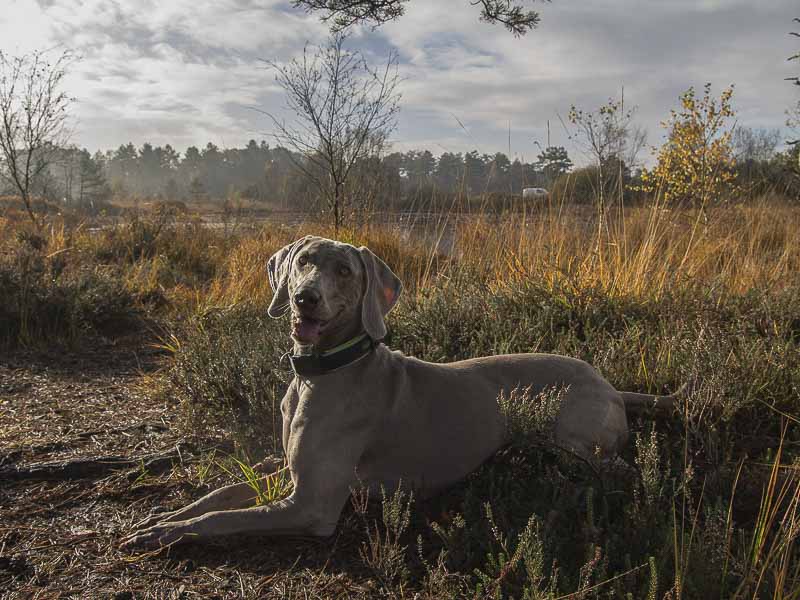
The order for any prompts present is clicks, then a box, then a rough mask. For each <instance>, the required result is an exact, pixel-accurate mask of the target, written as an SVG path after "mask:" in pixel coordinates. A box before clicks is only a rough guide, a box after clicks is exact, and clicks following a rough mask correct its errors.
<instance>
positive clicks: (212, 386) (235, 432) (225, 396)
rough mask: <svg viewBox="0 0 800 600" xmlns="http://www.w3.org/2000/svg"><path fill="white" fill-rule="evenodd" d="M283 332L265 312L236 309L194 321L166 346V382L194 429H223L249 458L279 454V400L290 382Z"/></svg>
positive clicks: (287, 346) (289, 345)
mask: <svg viewBox="0 0 800 600" xmlns="http://www.w3.org/2000/svg"><path fill="white" fill-rule="evenodd" d="M285 329H286V326H285V324H283V323H282V322H279V321H275V320H273V319H271V318H270V317H268V316H267V314H266V308H264V309H263V310H257V309H252V308H245V307H234V308H231V309H227V310H219V311H213V312H211V313H209V314H207V315H203V316H200V317H197V318H196V319H195V320H194V321H193V322H192V323H191V324H190V325H188V327H187V328H186V330H185V331H184V333H183V335H182V336H181V338H180V339H177V338H176V340H175V341H174V343H173V344H170V348H171V349H172V351H173V352H174V360H173V363H172V367H171V369H170V372H169V383H170V386H171V388H172V389H173V390H174V392H175V393H176V394H177V397H178V399H179V400H180V401H181V402H182V403H183V404H184V406H185V408H186V409H187V412H188V415H189V417H190V420H191V423H192V425H193V427H192V429H193V430H197V431H200V432H208V431H210V430H214V429H217V428H222V429H223V430H225V431H226V432H227V433H228V434H230V435H232V436H233V437H234V439H235V440H236V442H237V443H238V444H239V446H240V449H241V450H243V451H244V452H245V454H247V455H251V456H252V455H258V456H263V454H264V453H266V452H267V451H269V452H272V453H277V452H278V451H279V448H280V446H281V414H280V401H281V398H282V397H283V394H284V392H285V390H286V384H287V383H288V381H289V380H290V379H291V372H289V371H286V370H285V369H286V367H287V366H288V365H287V364H284V365H281V356H283V355H284V354H285V353H286V352H287V350H289V349H290V348H291V344H290V341H289V340H288V335H287V334H286V331H285Z"/></svg>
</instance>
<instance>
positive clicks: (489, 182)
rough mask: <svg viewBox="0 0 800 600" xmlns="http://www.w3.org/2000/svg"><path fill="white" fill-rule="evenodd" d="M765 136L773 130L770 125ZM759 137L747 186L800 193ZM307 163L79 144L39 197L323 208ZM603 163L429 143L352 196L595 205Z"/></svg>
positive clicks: (749, 157)
mask: <svg viewBox="0 0 800 600" xmlns="http://www.w3.org/2000/svg"><path fill="white" fill-rule="evenodd" d="M743 131H744V132H745V133H746V132H747V130H743ZM756 133H762V135H761V138H764V137H765V136H764V135H763V132H756ZM752 137H753V136H752V133H751V134H750V137H748V136H747V135H744V136H742V135H740V136H737V138H739V139H736V138H735V140H734V145H735V146H736V149H737V156H738V160H737V170H738V173H739V179H740V181H739V183H740V186H739V189H740V190H749V191H750V192H751V193H752V194H755V193H764V192H767V191H775V189H776V186H779V187H780V190H779V191H780V192H781V193H784V194H787V195H790V196H792V197H794V196H797V195H798V190H797V189H796V188H797V187H798V183H797V179H796V178H794V179H792V180H791V181H789V180H787V179H786V175H785V173H786V172H787V171H786V168H785V164H786V162H787V159H788V160H791V161H794V162H796V160H797V158H796V155H797V150H798V149H797V148H794V149H793V150H792V151H790V152H789V153H780V152H778V151H777V143H778V138H777V137H776V135H775V133H773V134H772V139H773V141H772V142H770V143H769V144H766V146H765V145H764V144H761V145H760V146H759V145H754V144H753V143H752ZM741 140H745V141H741ZM747 140H750V141H749V143H745V142H747ZM789 154H791V156H789ZM302 160H303V157H301V156H300V155H297V154H294V155H293V154H292V153H290V151H289V150H287V149H285V148H281V147H274V148H273V147H270V146H269V144H267V143H266V142H264V141H262V142H260V143H259V142H256V141H255V140H251V141H250V142H249V143H248V144H247V146H245V147H244V148H226V149H220V148H219V147H217V146H216V145H214V144H212V143H208V144H206V146H205V147H204V148H202V149H200V148H197V147H195V146H191V147H189V148H187V149H186V151H185V152H183V153H180V152H178V151H177V150H175V149H174V148H173V147H172V146H171V145H169V144H167V145H165V146H163V147H162V146H153V145H152V144H149V143H145V144H143V145H142V146H141V147H139V148H137V147H135V146H134V145H133V144H131V143H129V144H126V145H122V146H120V147H119V148H117V149H116V150H108V151H106V152H96V153H95V154H91V153H90V152H89V151H88V150H86V149H79V148H77V147H71V148H66V149H57V151H56V152H55V153H54V155H51V159H50V164H49V167H48V169H47V171H46V174H45V175H46V176H44V177H41V178H40V181H39V182H38V188H39V189H37V190H36V194H37V195H38V196H40V197H41V198H43V199H46V200H48V201H50V202H53V203H58V204H61V205H67V206H69V207H71V208H75V209H79V210H88V211H90V212H91V211H96V210H99V209H102V208H103V207H105V206H107V205H108V204H109V202H112V201H113V200H115V199H117V200H120V199H131V198H139V199H149V200H154V199H158V200H164V201H179V202H184V203H186V205H187V206H192V205H196V204H201V203H202V204H209V203H220V204H222V203H223V202H224V201H225V200H228V201H241V200H247V201H251V202H257V203H264V204H265V206H269V207H270V208H281V209H287V210H295V209H296V210H303V209H307V208H309V207H312V206H315V205H317V201H318V199H319V193H318V190H317V189H316V188H314V187H313V185H312V184H311V183H310V182H309V181H308V178H307V177H306V176H305V175H304V174H303V173H302V172H301V170H300V169H298V167H297V164H298V162H299V161H302ZM596 169H597V168H596V167H583V168H578V169H575V168H573V162H572V160H571V158H570V157H569V155H568V153H567V151H566V150H565V149H564V148H563V147H559V146H553V147H549V148H546V149H543V150H542V151H541V153H540V154H539V155H538V156H537V157H536V160H535V161H534V162H523V161H520V160H519V159H514V160H511V159H510V158H509V157H508V156H506V155H505V154H504V153H502V152H498V153H496V154H492V155H489V154H480V153H479V152H478V151H476V150H473V151H471V152H466V153H463V154H462V153H452V152H444V153H442V154H440V155H438V156H435V155H434V154H432V153H431V152H430V151H429V150H411V151H408V152H404V153H403V152H392V153H388V154H385V155H383V156H380V157H377V156H376V157H372V158H369V159H366V160H364V161H362V163H360V164H359V165H358V166H357V168H356V170H355V172H354V173H353V174H352V176H351V178H350V179H351V183H350V189H349V193H350V194H351V195H352V196H353V197H356V196H370V198H369V199H368V202H369V204H370V205H371V206H373V207H375V208H381V207H385V208H398V207H403V206H408V205H409V202H410V199H411V198H413V197H426V196H427V197H430V193H431V192H432V191H433V190H436V192H437V193H438V194H441V195H443V196H446V195H447V194H452V193H456V192H458V193H463V194H466V195H469V196H475V195H479V194H503V195H506V194H513V195H521V193H522V189H523V188H525V187H543V188H546V189H548V190H550V191H553V190H563V189H565V188H568V190H569V193H568V196H569V198H570V199H571V200H572V201H576V202H592V200H593V198H594V197H595V195H596V191H597V190H596V189H595V188H596V187H597V177H596V173H597V170H596ZM604 173H605V174H606V176H607V177H608V180H607V182H606V186H608V187H607V189H608V190H610V191H615V190H618V189H619V190H622V189H625V190H626V191H625V193H626V196H627V195H629V194H630V197H631V198H632V199H635V197H636V195H635V194H634V193H633V192H630V191H629V190H630V189H631V188H633V187H635V185H630V184H631V183H633V184H635V183H636V180H637V178H638V176H639V170H638V169H636V168H634V169H631V168H629V166H628V165H625V164H620V163H615V164H612V165H608V164H606V165H604ZM567 174H569V176H568V177H565V175H567ZM620 175H621V178H622V181H620ZM565 182H568V183H566V184H565ZM620 184H622V185H620ZM790 188H791V189H790Z"/></svg>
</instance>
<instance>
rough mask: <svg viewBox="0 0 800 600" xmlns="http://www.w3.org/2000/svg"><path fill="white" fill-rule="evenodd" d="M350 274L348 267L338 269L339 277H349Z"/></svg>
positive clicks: (343, 266)
mask: <svg viewBox="0 0 800 600" xmlns="http://www.w3.org/2000/svg"><path fill="white" fill-rule="evenodd" d="M351 272H352V271H350V267H348V266H347V265H342V266H341V267H339V275H341V276H342V277H350V273H351Z"/></svg>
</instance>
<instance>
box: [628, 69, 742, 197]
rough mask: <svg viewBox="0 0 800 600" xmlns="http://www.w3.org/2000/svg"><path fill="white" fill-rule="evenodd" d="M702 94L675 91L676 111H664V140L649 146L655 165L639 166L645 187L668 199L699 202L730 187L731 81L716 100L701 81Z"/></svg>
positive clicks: (732, 170) (732, 168) (732, 177)
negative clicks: (667, 115) (655, 146)
mask: <svg viewBox="0 0 800 600" xmlns="http://www.w3.org/2000/svg"><path fill="white" fill-rule="evenodd" d="M703 89H704V93H703V97H702V98H697V95H696V94H695V91H694V88H689V89H688V90H686V91H685V92H684V93H683V94H682V95H681V108H680V110H677V111H676V110H672V111H670V118H669V120H667V121H665V122H663V123H662V125H663V126H664V127H665V128H666V129H667V141H666V142H665V143H664V145H663V146H661V148H658V149H657V150H655V153H656V156H657V160H656V166H655V167H654V168H653V169H652V170H650V169H644V170H643V171H642V183H641V185H640V186H637V189H641V190H643V191H646V192H651V193H660V194H662V196H663V198H664V200H666V201H667V202H669V203H682V202H686V203H689V204H691V205H693V206H704V205H706V204H709V203H713V202H717V201H719V200H721V199H724V198H725V197H726V196H728V195H730V194H732V193H733V192H734V181H735V179H736V161H735V159H734V153H733V145H732V144H731V134H732V128H731V127H729V126H728V122H729V120H730V119H732V118H733V117H734V111H733V108H732V107H731V98H732V97H733V86H732V85H731V86H730V87H729V88H727V89H726V90H724V91H723V92H722V94H721V95H720V97H719V100H717V99H716V98H714V97H712V96H711V84H710V83H707V84H706V85H705V86H704V88H703Z"/></svg>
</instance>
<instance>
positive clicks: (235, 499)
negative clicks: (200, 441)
mask: <svg viewBox="0 0 800 600" xmlns="http://www.w3.org/2000/svg"><path fill="white" fill-rule="evenodd" d="M268 477H270V475H268V476H267V477H265V478H263V479H262V481H263V480H266V479H267V478H268ZM255 498H256V494H255V492H254V491H253V488H252V487H251V486H250V484H249V483H248V482H242V483H234V484H232V485H226V486H225V487H222V488H219V489H216V490H214V491H213V492H211V493H209V494H206V495H205V496H203V497H202V498H200V499H198V500H196V501H194V502H192V503H191V504H189V505H187V506H184V507H183V508H180V509H178V510H173V511H170V512H164V513H160V514H157V515H152V516H149V517H147V518H146V519H144V520H142V521H140V522H139V523H136V524H135V525H134V526H133V528H132V534H131V535H133V534H135V533H137V532H139V531H142V530H144V529H148V528H150V527H152V526H153V525H156V524H157V523H172V522H176V521H188V520H189V519H193V518H195V517H199V516H201V515H203V514H205V513H209V512H214V511H220V510H230V509H235V508H244V507H246V506H248V505H252V504H253V502H254V501H255ZM128 537H131V536H130V535H129V536H128Z"/></svg>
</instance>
